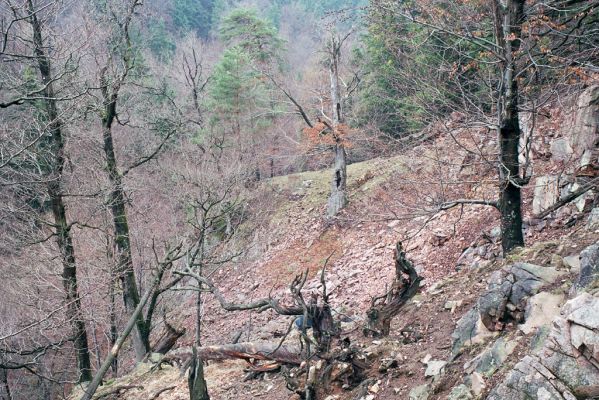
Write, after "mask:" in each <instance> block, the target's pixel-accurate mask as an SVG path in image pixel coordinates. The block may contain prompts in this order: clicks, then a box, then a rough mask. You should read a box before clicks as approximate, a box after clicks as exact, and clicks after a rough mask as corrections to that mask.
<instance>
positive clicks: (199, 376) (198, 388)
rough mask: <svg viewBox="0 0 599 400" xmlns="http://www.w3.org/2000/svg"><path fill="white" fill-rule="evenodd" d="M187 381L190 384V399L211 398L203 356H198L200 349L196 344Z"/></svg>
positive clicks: (207, 399) (202, 399)
mask: <svg viewBox="0 0 599 400" xmlns="http://www.w3.org/2000/svg"><path fill="white" fill-rule="evenodd" d="M187 383H188V386H189V399H190V400H210V396H208V387H207V386H206V380H205V379H204V363H203V362H202V358H201V357H198V351H197V349H196V347H195V346H193V352H192V359H191V366H190V368H189V377H188V379H187Z"/></svg>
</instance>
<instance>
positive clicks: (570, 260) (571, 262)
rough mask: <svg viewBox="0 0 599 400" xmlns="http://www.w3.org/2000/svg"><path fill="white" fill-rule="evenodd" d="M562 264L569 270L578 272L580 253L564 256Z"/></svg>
mask: <svg viewBox="0 0 599 400" xmlns="http://www.w3.org/2000/svg"><path fill="white" fill-rule="evenodd" d="M564 264H565V265H566V267H567V268H568V269H569V270H570V272H576V273H579V272H580V255H578V254H577V255H575V256H567V257H564Z"/></svg>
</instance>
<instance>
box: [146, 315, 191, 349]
mask: <svg viewBox="0 0 599 400" xmlns="http://www.w3.org/2000/svg"><path fill="white" fill-rule="evenodd" d="M164 327H165V328H166V333H165V334H164V335H163V336H162V338H161V339H160V340H159V341H158V343H156V344H155V345H154V350H153V352H154V353H159V354H166V353H168V351H169V350H170V349H172V348H173V346H174V345H175V343H177V340H179V338H180V337H181V336H183V335H185V328H183V329H181V330H177V329H176V328H174V327H173V326H172V325H170V324H169V323H168V321H166V319H165V320H164Z"/></svg>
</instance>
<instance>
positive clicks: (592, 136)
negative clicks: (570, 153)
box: [572, 85, 599, 155]
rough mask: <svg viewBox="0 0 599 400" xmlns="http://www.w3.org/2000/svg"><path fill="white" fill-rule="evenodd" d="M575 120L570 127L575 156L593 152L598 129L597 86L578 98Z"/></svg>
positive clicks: (598, 90)
mask: <svg viewBox="0 0 599 400" xmlns="http://www.w3.org/2000/svg"><path fill="white" fill-rule="evenodd" d="M576 108H577V112H576V120H575V122H574V126H573V127H572V132H573V135H572V148H573V149H574V151H575V153H576V154H577V155H580V154H583V153H584V152H585V151H588V150H590V151H593V150H594V149H595V145H596V142H597V134H598V129H599V85H594V86H591V87H589V88H588V89H587V90H585V91H584V92H583V93H582V94H581V95H580V97H579V98H578V104H577V107H576Z"/></svg>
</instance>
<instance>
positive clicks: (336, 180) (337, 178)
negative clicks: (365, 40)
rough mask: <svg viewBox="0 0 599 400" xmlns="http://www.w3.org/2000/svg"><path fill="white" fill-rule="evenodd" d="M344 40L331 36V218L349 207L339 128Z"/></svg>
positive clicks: (342, 146) (345, 162)
mask: <svg viewBox="0 0 599 400" xmlns="http://www.w3.org/2000/svg"><path fill="white" fill-rule="evenodd" d="M342 45H343V40H341V39H339V38H337V37H336V36H335V35H331V41H330V49H329V57H330V59H329V78H330V81H331V108H332V109H331V121H332V128H333V132H332V135H333V138H334V139H335V164H334V170H333V180H332V182H331V195H330V197H329V201H328V204H327V214H328V215H329V217H333V216H335V215H337V213H338V212H339V211H340V210H341V209H342V208H343V207H345V206H346V205H347V193H346V189H347V157H346V153H345V146H344V144H343V138H342V137H340V133H341V132H340V130H339V126H340V124H342V123H343V105H342V101H341V90H340V87H339V60H340V58H341V46H342Z"/></svg>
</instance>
